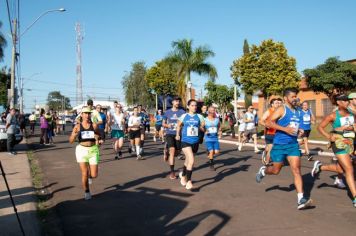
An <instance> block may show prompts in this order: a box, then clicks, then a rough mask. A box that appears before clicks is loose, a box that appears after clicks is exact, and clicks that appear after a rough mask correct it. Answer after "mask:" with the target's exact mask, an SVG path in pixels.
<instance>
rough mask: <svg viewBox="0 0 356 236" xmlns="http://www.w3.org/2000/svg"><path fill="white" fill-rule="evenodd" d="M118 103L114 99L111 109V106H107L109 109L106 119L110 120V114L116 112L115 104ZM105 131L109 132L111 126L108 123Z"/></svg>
mask: <svg viewBox="0 0 356 236" xmlns="http://www.w3.org/2000/svg"><path fill="white" fill-rule="evenodd" d="M118 104H119V103H118V102H117V101H114V105H113V108H112V109H111V107H109V108H110V110H109V111H108V112H107V115H106V116H107V120H112V115H113V114H114V113H115V112H116V109H115V108H116V106H117V105H118ZM107 133H108V134H109V133H111V126H110V124H109V123H108V125H107Z"/></svg>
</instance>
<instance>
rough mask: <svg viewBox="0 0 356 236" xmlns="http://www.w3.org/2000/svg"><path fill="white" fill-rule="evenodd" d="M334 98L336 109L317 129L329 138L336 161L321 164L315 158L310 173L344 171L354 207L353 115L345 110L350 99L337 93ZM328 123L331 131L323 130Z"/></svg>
mask: <svg viewBox="0 0 356 236" xmlns="http://www.w3.org/2000/svg"><path fill="white" fill-rule="evenodd" d="M335 100H336V104H337V107H338V109H337V110H336V111H335V112H332V113H331V114H330V115H328V116H327V117H325V118H324V120H323V121H322V122H321V123H320V124H319V126H318V130H319V132H320V133H321V134H322V135H323V136H324V137H326V138H327V139H328V140H330V142H331V147H332V149H333V151H334V153H335V156H336V158H337V163H336V164H330V165H323V164H322V163H321V161H319V160H317V161H315V162H314V167H313V169H312V172H311V175H312V176H313V177H314V176H316V175H317V174H319V173H320V171H331V172H336V173H338V174H343V173H345V177H346V182H347V185H348V186H349V189H350V192H351V194H352V204H353V205H354V207H356V186H355V180H354V168H353V165H352V161H351V158H350V155H351V154H352V152H353V142H354V138H355V129H356V126H355V117H354V115H353V114H351V113H350V112H349V111H348V110H347V108H348V105H349V102H350V101H349V99H348V97H347V96H346V95H338V96H336V98H335ZM328 124H332V127H333V130H332V131H331V133H328V132H327V131H326V130H325V128H326V126H328Z"/></svg>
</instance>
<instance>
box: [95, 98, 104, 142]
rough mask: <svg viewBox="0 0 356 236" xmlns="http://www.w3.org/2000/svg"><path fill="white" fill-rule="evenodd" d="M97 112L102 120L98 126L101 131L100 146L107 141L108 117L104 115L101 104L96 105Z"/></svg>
mask: <svg viewBox="0 0 356 236" xmlns="http://www.w3.org/2000/svg"><path fill="white" fill-rule="evenodd" d="M95 110H96V111H97V112H98V113H99V116H100V118H101V120H102V122H101V123H100V124H98V129H99V134H100V142H99V144H103V143H104V141H105V126H106V115H105V114H104V112H103V110H102V107H101V105H100V104H98V105H96V107H95Z"/></svg>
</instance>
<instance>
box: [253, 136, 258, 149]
mask: <svg viewBox="0 0 356 236" xmlns="http://www.w3.org/2000/svg"><path fill="white" fill-rule="evenodd" d="M252 138H253V144H254V145H255V152H258V151H259V150H258V147H257V134H253V135H252Z"/></svg>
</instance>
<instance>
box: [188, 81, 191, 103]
mask: <svg viewBox="0 0 356 236" xmlns="http://www.w3.org/2000/svg"><path fill="white" fill-rule="evenodd" d="M187 88H188V101H189V100H190V99H192V82H191V81H188V83H187Z"/></svg>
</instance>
